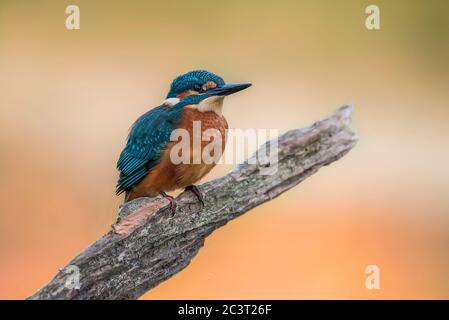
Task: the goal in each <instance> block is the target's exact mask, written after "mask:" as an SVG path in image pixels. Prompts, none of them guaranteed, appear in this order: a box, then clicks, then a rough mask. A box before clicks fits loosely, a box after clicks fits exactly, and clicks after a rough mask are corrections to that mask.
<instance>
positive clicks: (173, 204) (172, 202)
mask: <svg viewBox="0 0 449 320" xmlns="http://www.w3.org/2000/svg"><path fill="white" fill-rule="evenodd" d="M161 196H163V197H164V198H165V199H167V200H168V201H169V202H170V211H171V214H172V216H174V215H175V213H176V207H177V203H176V200H175V198H173V197H172V196H169V195H168V194H166V193H165V192H161Z"/></svg>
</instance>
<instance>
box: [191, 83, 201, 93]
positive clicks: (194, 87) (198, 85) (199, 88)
mask: <svg viewBox="0 0 449 320" xmlns="http://www.w3.org/2000/svg"><path fill="white" fill-rule="evenodd" d="M193 90H195V91H198V92H201V90H203V87H202V86H201V85H200V84H198V83H197V84H195V85H194V86H193Z"/></svg>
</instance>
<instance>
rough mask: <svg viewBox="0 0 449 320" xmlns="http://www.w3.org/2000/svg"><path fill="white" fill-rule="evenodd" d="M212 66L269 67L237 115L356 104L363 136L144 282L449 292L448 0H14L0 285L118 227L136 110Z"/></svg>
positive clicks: (39, 272)
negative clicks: (181, 265) (370, 24)
mask: <svg viewBox="0 0 449 320" xmlns="http://www.w3.org/2000/svg"><path fill="white" fill-rule="evenodd" d="M69 4H77V5H79V7H80V10H81V29H80V30H75V31H68V30H66V29H65V18H66V15H65V8H66V6H67V5H69ZM369 4H377V5H379V7H380V9H381V28H382V29H381V30H380V31H369V30H367V29H366V28H365V22H364V21H365V17H366V15H365V8H366V6H367V5H369ZM197 68H206V69H209V70H211V71H213V72H216V73H218V74H220V75H222V76H223V77H224V78H225V79H226V80H228V81H229V82H233V81H242V82H243V81H251V82H253V84H254V85H253V87H252V88H251V89H250V90H247V91H245V92H244V93H242V94H239V95H236V96H233V97H232V98H229V99H228V101H227V103H226V106H225V110H224V112H225V115H226V116H227V119H228V121H229V123H230V125H231V126H232V127H235V128H279V129H280V130H281V131H285V130H288V129H290V128H296V127H300V126H305V125H308V124H310V123H312V122H313V121H314V120H316V119H319V118H322V117H324V116H326V115H328V114H330V113H332V112H333V111H334V110H335V109H336V108H337V107H338V106H340V105H342V104H344V103H352V104H354V106H355V113H354V126H355V127H356V129H357V132H358V135H359V138H360V141H359V143H358V145H357V146H356V148H355V149H354V150H353V151H351V152H350V153H349V154H348V155H347V156H346V157H344V158H343V159H341V160H340V161H338V162H337V163H335V164H333V165H331V166H329V167H326V168H324V169H322V170H321V171H320V172H319V173H318V174H316V175H314V176H313V177H312V178H310V179H308V180H307V181H305V182H304V183H302V184H301V185H300V186H298V187H296V188H295V189H293V190H291V191H289V192H287V193H286V194H284V195H282V196H281V197H280V198H277V199H275V200H274V201H271V202H269V203H267V204H265V205H263V206H260V207H259V208H257V209H255V210H253V211H251V212H250V213H248V214H246V215H245V216H243V217H241V218H239V219H237V220H235V221H233V222H231V223H229V224H228V225H227V226H225V227H224V228H221V229H220V230H218V231H216V232H215V233H214V234H213V235H212V236H210V237H209V238H208V239H207V241H206V244H205V247H204V248H203V249H202V250H201V251H200V253H199V254H198V256H197V257H196V258H195V259H194V260H193V261H192V263H191V265H190V266H189V267H188V268H186V269H185V270H184V271H182V272H180V273H179V274H177V275H176V276H175V277H173V278H172V279H170V280H169V281H166V282H164V283H163V284H161V285H160V286H158V287H157V288H155V289H154V290H152V291H151V292H149V293H147V294H146V295H145V296H144V298H146V299H161V298H162V299H171V298H183V299H188V298H206V299H209V298H298V299H302V298H362V299H365V298H374V299H377V298H397V299H400V298H449V215H448V213H449V141H448V140H449V125H448V122H449V105H448V101H449V2H448V1H446V0H432V1H405V0H404V1H401V0H394V1H379V0H376V1H374V0H373V1H349V0H339V1H331V0H329V1H323V0H321V1H317V0H308V1H306V0H303V1H264V0H257V1H251V0H246V1H241V0H239V1H237V0H235V1H229V0H228V1H220V2H219V1H193V0H192V1H157V2H156V1H92V0H76V1H75V0H73V1H38V0H35V1H21V0H14V1H13V0H10V1H5V0H0V152H1V156H0V168H1V174H0V298H7V299H12V298H25V297H27V296H28V295H30V294H31V293H33V292H34V291H35V290H37V289H38V288H40V287H41V286H43V285H44V284H45V283H46V282H47V281H49V280H50V279H51V278H52V277H53V276H54V274H55V273H56V271H57V270H58V268H60V267H62V266H63V265H65V264H66V263H67V262H68V261H69V260H70V258H72V257H73V256H74V255H75V254H77V253H78V252H80V251H81V250H83V249H84V248H85V247H86V246H87V245H89V244H91V243H92V242H93V241H94V240H95V239H97V238H98V237H100V236H101V235H102V234H104V233H105V232H107V231H108V230H109V228H110V225H111V223H113V222H114V220H115V218H116V212H117V207H118V205H119V204H120V202H121V199H120V198H118V197H116V196H114V187H115V182H116V178H117V173H116V170H115V163H116V160H117V157H118V155H119V152H120V151H121V148H122V147H123V145H124V141H125V137H126V135H127V131H128V129H129V127H130V125H131V123H132V122H133V121H134V120H135V119H136V118H137V117H138V116H139V115H140V114H142V113H144V112H145V111H146V110H147V109H148V108H150V107H152V106H156V105H158V104H160V102H161V101H162V99H163V98H164V97H165V94H166V92H167V90H168V85H169V83H170V81H171V80H172V79H173V78H174V77H175V76H177V75H178V74H180V73H183V72H185V71H188V70H191V69H197ZM227 170H229V167H226V166H222V167H219V168H216V169H215V170H214V171H213V174H211V175H210V176H208V177H207V178H208V179H211V178H213V177H214V176H219V175H222V174H224V173H225V172H226V171H227ZM369 264H376V265H378V266H379V267H380V269H381V289H380V290H371V291H370V290H367V289H366V288H365V277H366V275H365V273H364V270H365V267H366V266H367V265H369Z"/></svg>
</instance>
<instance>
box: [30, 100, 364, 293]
mask: <svg viewBox="0 0 449 320" xmlns="http://www.w3.org/2000/svg"><path fill="white" fill-rule="evenodd" d="M351 112H352V109H351V107H348V106H344V107H342V108H340V109H339V110H338V111H337V112H336V113H335V114H334V115H332V116H331V117H329V118H327V119H325V120H322V121H319V122H316V123H315V124H314V125H312V126H311V127H309V128H305V129H296V130H291V131H289V132H287V133H285V134H284V135H282V136H281V137H279V139H278V148H279V153H278V162H277V165H278V167H277V172H275V173H274V174H271V175H270V174H268V175H267V174H261V171H263V170H265V169H266V166H264V165H261V164H250V163H249V161H246V162H244V163H242V164H240V165H238V166H237V167H236V169H234V170H233V171H232V172H230V173H229V174H228V175H226V176H224V177H221V178H218V179H216V180H213V181H211V182H208V183H205V184H203V185H201V186H200V189H201V191H202V192H203V194H204V195H205V207H204V208H202V207H201V205H200V203H199V202H198V200H197V199H196V198H195V196H194V195H193V194H192V193H191V192H184V193H182V194H181V195H179V196H178V197H177V198H176V201H177V204H178V206H177V210H176V214H175V215H174V216H172V214H171V212H170V210H169V206H168V201H167V200H166V199H163V198H161V197H157V198H140V199H136V200H133V201H131V202H128V203H126V204H124V205H123V206H122V208H121V209H120V213H119V216H120V218H119V219H118V221H117V223H116V224H114V225H113V227H112V230H111V231H110V232H109V233H107V234H106V235H104V236H103V237H101V238H100V239H99V240H97V241H96V242H95V243H94V244H93V245H91V246H90V247H88V248H87V249H86V250H85V251H84V252H82V253H81V254H79V255H78V256H77V257H75V258H74V259H73V260H72V261H70V263H69V264H68V265H67V266H66V267H64V268H63V269H62V270H60V271H59V272H58V274H57V275H56V276H55V277H54V279H53V280H52V281H51V282H50V283H49V284H47V285H46V286H45V287H44V288H42V289H40V290H39V291H38V292H36V293H35V294H33V295H32V296H31V297H29V299H136V298H138V297H139V296H141V295H142V294H144V293H145V292H147V291H148V290H150V289H151V288H153V287H154V286H156V285H158V284H159V283H161V282H162V281H164V280H167V279H168V278H170V277H171V276H173V275H174V274H176V273H177V272H179V271H181V270H182V269H184V268H185V267H186V266H187V265H188V264H189V262H190V261H191V259H192V258H193V257H194V256H195V255H196V254H197V252H198V250H199V249H200V248H201V247H202V246H203V244H204V240H205V238H206V237H207V236H208V235H209V234H210V233H211V232H212V231H214V230H215V229H217V228H219V227H221V226H223V225H224V224H226V223H227V222H228V221H230V220H232V219H234V218H236V217H238V216H240V215H242V214H243V213H245V212H247V211H248V210H250V209H252V208H254V207H256V206H258V205H260V204H262V203H264V202H266V201H269V200H271V199H273V198H275V197H277V196H278V195H280V194H281V193H283V192H284V191H286V190H288V189H290V188H292V187H293V186H295V185H297V184H298V183H300V182H301V181H303V180H304V179H305V178H307V177H309V176H310V175H312V174H314V173H315V172H316V171H318V169H320V168H321V167H322V166H325V165H328V164H330V163H332V162H333V161H336V160H338V159H339V158H341V157H342V156H343V155H345V154H346V153H347V152H348V151H349V150H350V149H351V148H352V147H353V146H354V145H355V143H356V141H357V138H356V136H355V133H354V131H353V129H352V128H351ZM271 143H273V142H267V143H266V145H265V146H266V147H267V148H269V146H270V144H271ZM258 152H262V151H261V149H259V151H258ZM73 269H77V270H79V275H80V276H79V284H80V288H79V289H69V288H67V285H66V283H67V282H69V283H70V281H71V280H73V277H74V273H73ZM72 285H73V283H72ZM68 287H70V285H69V286H68Z"/></svg>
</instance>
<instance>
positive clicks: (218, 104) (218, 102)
mask: <svg viewBox="0 0 449 320" xmlns="http://www.w3.org/2000/svg"><path fill="white" fill-rule="evenodd" d="M223 100H224V97H220V96H212V97H209V98H207V99H204V100H203V101H201V102H200V103H199V104H198V107H197V109H198V111H199V112H208V111H213V112H215V113H216V114H218V115H219V116H221V114H222V113H221V111H222V109H223Z"/></svg>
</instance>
